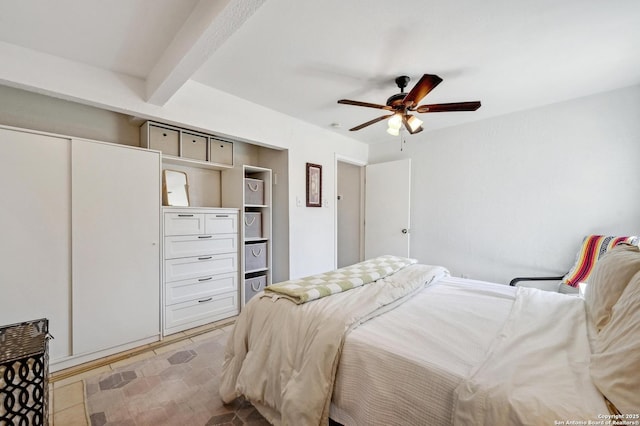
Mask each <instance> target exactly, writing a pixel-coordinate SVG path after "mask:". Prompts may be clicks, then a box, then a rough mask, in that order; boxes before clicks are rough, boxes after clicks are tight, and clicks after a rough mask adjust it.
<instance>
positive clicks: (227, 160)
mask: <svg viewBox="0 0 640 426" xmlns="http://www.w3.org/2000/svg"><path fill="white" fill-rule="evenodd" d="M140 145H141V146H142V147H143V148H148V149H154V150H157V151H160V152H162V161H163V162H165V163H169V164H181V165H186V166H189V165H191V166H195V167H202V168H211V169H216V170H223V169H228V168H231V167H233V142H232V141H225V140H223V139H221V138H220V137H218V136H214V135H209V134H206V133H200V132H196V131H193V130H189V129H183V128H180V127H175V126H171V125H168V124H163V123H156V122H153V121H147V122H145V123H144V124H143V125H142V126H140Z"/></svg>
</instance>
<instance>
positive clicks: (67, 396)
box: [49, 321, 233, 426]
mask: <svg viewBox="0 0 640 426" xmlns="http://www.w3.org/2000/svg"><path fill="white" fill-rule="evenodd" d="M232 327H233V323H232V322H231V323H229V321H226V323H222V324H220V323H218V324H212V325H207V326H204V327H198V328H195V329H191V330H187V331H185V332H182V333H176V334H174V335H171V336H167V337H166V338H165V339H164V340H163V341H162V342H158V343H153V344H150V345H146V346H145V347H142V348H137V349H134V350H132V351H128V352H125V353H123V354H118V355H115V356H111V357H107V358H105V359H103V360H99V361H97V362H94V363H93V364H100V363H104V362H109V361H110V360H113V362H110V363H109V364H106V365H100V366H97V367H95V368H91V369H86V368H85V369H81V372H79V373H77V374H73V375H69V374H68V373H67V372H66V371H61V372H56V373H54V374H52V376H51V379H50V383H49V401H50V402H49V424H50V425H58V426H61V425H62V426H89V424H88V422H87V416H86V411H85V400H84V383H83V379H86V378H88V377H92V376H97V375H100V374H103V373H108V372H110V371H114V370H116V369H118V368H121V367H123V366H126V365H129V364H133V363H135V362H138V361H141V360H145V359H148V358H151V357H154V356H156V355H159V354H163V353H167V352H171V351H174V350H175V349H177V348H180V347H183V346H186V345H189V344H192V343H194V342H198V341H200V340H203V339H207V338H209V337H212V336H214V335H216V334H218V333H228V332H229V331H230V330H231V328H232ZM145 349H146V350H145ZM143 350H144V351H143ZM128 354H132V355H128ZM123 357H124V358H123Z"/></svg>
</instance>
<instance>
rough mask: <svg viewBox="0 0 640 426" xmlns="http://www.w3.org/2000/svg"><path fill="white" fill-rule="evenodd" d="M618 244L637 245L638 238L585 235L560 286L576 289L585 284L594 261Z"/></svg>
mask: <svg viewBox="0 0 640 426" xmlns="http://www.w3.org/2000/svg"><path fill="white" fill-rule="evenodd" d="M620 243H628V244H633V245H638V237H636V236H633V237H611V236H604V235H587V236H586V237H584V239H583V240H582V247H580V251H579V252H578V254H577V256H576V261H575V263H574V265H573V267H572V268H571V270H570V271H569V272H568V273H567V275H565V276H564V278H562V284H565V285H568V286H570V287H576V288H577V287H578V283H580V282H587V281H588V279H589V275H590V274H591V272H592V271H593V267H594V266H595V264H596V261H597V260H598V259H599V258H600V257H602V255H603V254H605V253H606V252H607V251H609V250H611V249H612V248H614V247H615V246H617V245H618V244H620Z"/></svg>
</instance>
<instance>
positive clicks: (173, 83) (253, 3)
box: [146, 0, 265, 105]
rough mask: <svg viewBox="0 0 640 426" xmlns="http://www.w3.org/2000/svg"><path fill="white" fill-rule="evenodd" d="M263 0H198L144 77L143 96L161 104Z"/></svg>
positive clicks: (156, 103) (148, 100) (153, 102)
mask: <svg viewBox="0 0 640 426" xmlns="http://www.w3.org/2000/svg"><path fill="white" fill-rule="evenodd" d="M264 2H265V0H219V1H211V0H200V1H199V2H198V4H196V6H195V7H194V8H193V11H192V12H191V15H189V17H188V18H187V20H186V21H185V23H184V25H183V26H182V28H181V29H180V30H179V31H178V33H177V34H176V36H175V37H174V39H173V41H172V42H171V44H169V46H167V49H166V50H165V51H164V53H163V54H162V56H161V57H160V59H159V60H158V62H157V63H156V64H155V66H154V67H153V69H152V70H151V72H150V73H149V76H148V77H147V80H146V100H147V102H149V103H152V104H155V105H164V104H165V103H166V102H167V101H168V100H169V99H171V97H172V96H173V95H174V94H175V93H176V92H177V91H178V90H179V89H180V87H182V85H183V84H184V83H185V82H186V81H187V80H189V79H190V78H191V76H192V75H193V74H194V73H195V72H196V71H197V70H198V69H199V68H200V67H201V66H202V64H204V63H205V62H206V61H207V60H208V59H209V57H210V56H211V55H212V54H213V53H214V52H215V51H216V50H217V49H218V48H219V47H220V46H222V44H223V43H224V42H225V41H226V40H227V39H228V38H229V37H231V35H232V34H233V33H234V32H235V31H236V30H238V28H240V27H241V26H242V24H243V23H244V22H245V21H246V20H247V19H248V18H249V17H250V16H251V15H253V13H254V12H255V11H256V10H258V8H259V7H260V6H262V4H263V3H264Z"/></svg>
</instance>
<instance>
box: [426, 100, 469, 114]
mask: <svg viewBox="0 0 640 426" xmlns="http://www.w3.org/2000/svg"><path fill="white" fill-rule="evenodd" d="M478 108H480V101H473V102H451V103H448V104H431V105H420V106H419V107H418V108H416V111H417V112H420V113H425V112H447V111H475V110H477V109H478Z"/></svg>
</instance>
